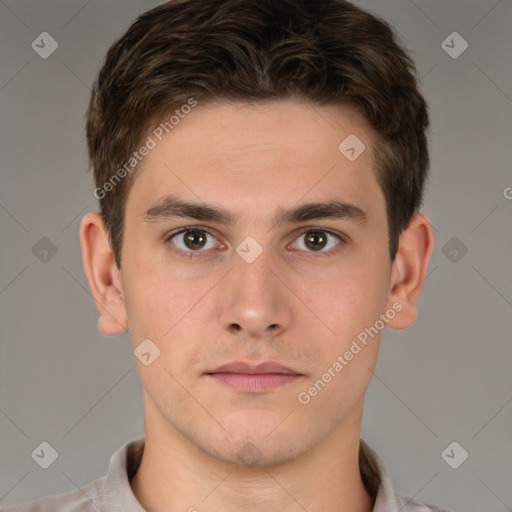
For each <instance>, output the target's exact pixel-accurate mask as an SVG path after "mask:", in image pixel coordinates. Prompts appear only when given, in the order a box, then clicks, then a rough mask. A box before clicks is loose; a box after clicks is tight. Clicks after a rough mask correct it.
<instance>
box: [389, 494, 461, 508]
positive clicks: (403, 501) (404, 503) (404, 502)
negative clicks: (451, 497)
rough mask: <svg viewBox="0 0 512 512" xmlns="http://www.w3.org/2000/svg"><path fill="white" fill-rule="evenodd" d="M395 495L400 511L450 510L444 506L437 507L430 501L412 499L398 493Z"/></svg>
mask: <svg viewBox="0 0 512 512" xmlns="http://www.w3.org/2000/svg"><path fill="white" fill-rule="evenodd" d="M395 497H396V501H397V504H398V506H399V507H400V510H401V511H402V512H451V511H450V510H447V509H445V508H439V507H436V506H435V505H431V504H430V503H424V502H422V501H417V500H413V499H411V498H407V497H405V496H402V495H400V494H396V495H395Z"/></svg>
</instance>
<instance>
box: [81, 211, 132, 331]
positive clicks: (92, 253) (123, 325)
mask: <svg viewBox="0 0 512 512" xmlns="http://www.w3.org/2000/svg"><path fill="white" fill-rule="evenodd" d="M80 243H81V245H82V258H83V265H84V270H85V273H86V275H87V279H88V280H89V285H90V286H91V291H92V295H93V297H94V301H95V303H96V307H97V309H98V311H99V319H98V329H99V330H100V331H101V332H102V333H103V334H105V335H106V336H115V335H117V334H121V333H122V332H124V331H126V329H127V328H128V325H127V320H126V309H125V304H124V298H123V293H122V287H121V276H120V274H119V270H118V269H117V267H116V263H115V259H114V254H113V253H112V249H111V247H110V242H109V237H108V232H107V229H106V227H105V224H104V222H103V219H102V217H101V215H100V214H99V213H96V212H89V213H87V214H86V215H85V216H84V217H83V219H82V223H81V225H80Z"/></svg>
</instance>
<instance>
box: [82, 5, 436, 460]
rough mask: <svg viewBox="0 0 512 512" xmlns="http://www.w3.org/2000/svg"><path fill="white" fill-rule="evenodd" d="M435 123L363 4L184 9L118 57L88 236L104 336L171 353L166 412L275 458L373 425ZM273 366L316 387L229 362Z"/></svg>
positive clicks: (162, 14) (160, 414) (149, 372)
mask: <svg viewBox="0 0 512 512" xmlns="http://www.w3.org/2000/svg"><path fill="white" fill-rule="evenodd" d="M427 128H428V114H427V106H426V102H425V100H424V98H423V97H422V96H421V94H420V92H419V90H418V87H417V83H416V80H415V77H414V65H413V62H412V60H411V59H410V58H409V57H408V55H407V54H406V52H405V51H404V49H403V48H401V46H400V45H399V44H398V42H397V40H396V36H395V35H394V33H393V31H392V30H391V28H390V27H389V26H388V24H386V22H384V21H382V20H380V19H377V18H376V17H374V16H373V15H371V14H369V13H367V12H365V11H363V10H361V9H359V8H357V7H355V6H354V5H352V4H351V3H349V2H347V1H345V0H325V1H322V2H315V1H311V0H300V1H297V0H293V1H292V0H279V1H276V0H268V1H266V0H258V1H247V0H219V1H216V2H201V1H198V0H173V1H170V2H167V3H165V4H163V5H161V6H159V7H157V8H155V9H152V10H151V11H148V12H147V13H145V14H143V15H142V16H140V17H139V19H138V20H137V21H136V22H135V23H134V24H133V25H132V26H131V27H130V28H129V29H128V31H127V32H126V34H125V35H124V36H123V37H121V39H119V41H117V42H116V43H115V44H114V45H113V46H112V47H111V48H110V50H109V51H108V53H107V56H106V60H105V63H104V65H103V67H102V69H101V71H100V73H99V76H98V79H97V81H96V83H95V85H94V88H93V91H92V95H91V101H90V105H89V110H88V117H87V141H88V148H89V155H90V162H91V167H92V168H93V171H94V177H95V182H96V189H95V192H94V194H95V196H96V197H97V198H98V199H99V200H100V207H101V215H98V214H89V215H88V216H86V217H85V218H84V220H83V222H82V229H81V238H82V245H83V250H84V263H85V268H86V273H87V275H88V278H89V281H90V283H91V287H92V290H93V293H94V297H95V300H96V303H97V305H98V309H99V310H100V322H99V326H100V329H101V330H102V332H103V333H105V334H108V335H114V334H118V333H120V332H122V331H123V330H125V329H129V331H130V334H131V336H132V341H133V346H134V348H135V347H137V346H138V345H139V344H140V343H141V342H142V340H144V339H150V340H151V343H152V344H153V345H154V346H155V347H158V350H159V351H160V356H159V357H158V358H156V359H155V360H154V362H152V363H151V365H149V366H145V365H143V364H142V363H141V362H140V361H138V362H137V364H138V366H139V368H140V372H141V378H142V382H143V385H144V389H145V397H146V409H151V411H152V413H151V414H152V417H153V418H154V421H155V423H158V422H159V424H160V425H163V424H166V425H168V426H170V427H171V428H173V429H175V430H176V431H179V432H180V433H181V434H182V435H184V436H186V437H187V438H188V439H189V440H192V441H193V443H194V444H195V445H196V446H199V447H201V448H202V449H203V450H205V451H207V452H209V453H211V454H214V455H215V456H217V457H219V458H221V459H223V460H231V461H232V460H236V453H237V452H238V450H239V449H240V448H241V447H243V446H244V445H245V444H246V443H247V442H249V441H251V442H253V444H256V445H257V446H259V447H260V448H261V452H262V453H263V458H262V461H265V460H266V461H267V462H270V461H274V462H275V461H276V460H282V461H284V460H286V459H287V458H288V457H291V456H297V455H298V454H299V453H300V450H304V449H307V447H308V446H312V445H313V444H315V443H317V442H319V441H320V440H322V439H325V438H326V436H328V435H329V434H330V433H332V432H334V431H335V430H336V429H337V428H339V427H340V426H341V425H342V424H343V422H349V421H352V423H353V424H354V425H355V424H357V422H358V421H359V420H360V415H361V413H362V403H363V398H364V392H365V390H366V387H367V385H368V382H369V380H370V377H371V370H372V368H373V367H374V365H375V361H376V357H377V351H378V344H379V340H380V336H381V332H382V327H384V326H388V327H394V328H404V327H407V326H408V325H410V324H411V323H412V322H413V321H414V319H415V318H416V314H417V300H418V298H419V294H420V292H421V288H422V284H423V281H424V278H425V275H426V270H427V266H428V260H429V258H430V255H431V253H432V235H431V231H430V226H429V224H428V221H427V219H426V218H425V217H424V216H422V215H421V214H419V213H418V211H419V208H420V206H421V201H422V194H423V188H424V183H425V180H426V175H427V170H428V165H429V158H428V149H427V138H426V130H427ZM346 141H349V142H346ZM347 144H348V147H347ZM350 147H354V148H355V155H354V151H352V153H350V151H351V150H350ZM347 150H348V152H347ZM350 155H351V156H353V157H354V156H355V158H349V156H350ZM191 203H194V204H191ZM306 204H307V206H306ZM177 212H179V213H177ZM187 226H188V227H189V232H188V234H185V235H184V234H179V233H178V232H179V231H180V229H182V228H184V227H187ZM190 226H196V228H195V231H190ZM304 228H308V229H309V228H314V229H310V231H312V232H310V233H309V234H304ZM249 254H250V255H251V257H248V255H249ZM381 325H382V327H380V326H381ZM372 329H373V330H372ZM362 333H366V337H365V335H364V334H362ZM348 352H350V353H351V354H352V356H350V355H349V354H348ZM343 354H347V357H346V358H343ZM338 356H342V359H343V362H342V361H340V359H339V358H338ZM268 359H272V360H277V361H280V362H282V363H283V364H286V365H288V366H289V367H292V368H293V369H294V370H295V371H296V372H297V373H298V374H300V377H299V379H298V380H296V381H294V382H293V383H291V384H288V385H285V386H282V387H279V388H277V389H276V390H274V391H268V392H264V393H256V394H251V393H240V392H235V391H233V390H230V389H228V388H226V387H225V386H224V384H219V383H217V382H213V384H212V381H211V379H210V376H209V375H208V373H210V371H211V370H213V369H214V368H215V367H216V366H218V365H219V364H222V363H226V362H228V361H233V360H246V361H249V360H250V361H253V362H259V361H262V360H268ZM336 362H338V365H336V364H335V363H336ZM345 363H346V364H345ZM340 365H341V368H340ZM323 375H325V378H323V377H322V376H323ZM319 380H320V381H322V382H319ZM315 383H316V385H315ZM322 383H323V384H322ZM212 385H213V387H212ZM216 386H218V388H216ZM313 388H315V389H316V390H317V391H316V392H315V391H314V390H313ZM308 390H309V391H308ZM320 391H321V392H320ZM301 392H302V395H301ZM190 396H194V397H197V400H198V402H200V403H204V404H210V411H209V414H208V415H205V412H204V410H203V409H201V407H199V406H198V405H197V402H195V401H194V400H191V399H190ZM300 397H302V398H300ZM313 398H314V399H313ZM326 407H327V408H326ZM292 408H294V409H296V413H295V415H294V416H293V418H294V419H291V420H289V421H288V422H287V424H286V425H285V426H283V427H281V428H280V429H278V430H277V431H276V432H275V433H274V434H273V435H272V436H270V437H268V438H267V437H266V436H267V434H268V432H270V431H272V430H273V428H275V426H276V425H277V424H278V423H279V421H280V419H282V417H284V416H285V415H286V414H287V413H288V412H289V411H290V410H291V409H292ZM194 417H195V418H196V419H197V421H196V422H195V423H194V421H191V420H192V419H193V418H194ZM157 418H158V420H157ZM199 418H200V419H199ZM212 418H214V420H212ZM201 422H203V423H202V424H201ZM191 425H192V426H191ZM291 433H293V435H292V436H290V434H291ZM294 442H296V444H294ZM304 447H306V448H304Z"/></svg>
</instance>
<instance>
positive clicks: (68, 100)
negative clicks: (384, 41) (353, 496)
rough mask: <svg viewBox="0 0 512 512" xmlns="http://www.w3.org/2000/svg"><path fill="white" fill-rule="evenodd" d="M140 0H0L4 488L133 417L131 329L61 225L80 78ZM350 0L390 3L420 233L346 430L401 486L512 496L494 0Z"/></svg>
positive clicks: (0, 488) (505, 130)
mask: <svg viewBox="0 0 512 512" xmlns="http://www.w3.org/2000/svg"><path fill="white" fill-rule="evenodd" d="M158 3H159V2H157V1H145V0H128V1H126V0H125V1H123V2H120V1H103V2H100V1H89V2H87V1H82V0H80V1H78V0H77V1H66V2H65V1H63V0H52V1H46V2H36V1H21V0H18V1H16V0H5V1H1V2H0V16H1V26H0V39H1V61H0V69H1V70H2V73H1V76H0V108H1V115H2V123H1V127H0V130H1V144H2V152H1V155H2V158H1V160H0V166H1V179H2V183H1V188H0V223H1V225H0V228H1V240H2V243H1V249H2V251H1V268H0V307H1V318H0V320H1V335H2V337H1V342H2V343H1V361H0V364H1V367H0V390H1V391H0V393H1V394H0V429H1V441H0V453H1V456H0V504H1V505H4V506H5V505H8V504H11V503H16V502H19V501H23V500H27V499H32V498H36V497H38V496H42V495H48V494H53V493H57V492H61V491H65V490H69V489H74V488H75V487H77V486H80V485H83V484H85V483H88V482H90V481H91V480H93V479H95V478H97V477H98V476H101V475H103V474H104V473H105V472H106V469H107V465H108V461H109V458H110V456H111V454H112V453H113V452H114V451H115V450H116V449H117V448H118V447H119V446H120V445H121V444H122V443H124V442H125V441H127V440H129V439H131V438H133V437H136V436H139V435H142V434H143V428H144V422H143V410H142V392H141V385H140V382H139V378H138V374H137V370H136V367H135V363H134V360H133V354H132V352H131V348H130V340H129V339H128V336H127V334H123V335H121V336H118V337H116V338H107V337H104V336H102V335H101V334H100V333H99V332H98V330H97V327H96V320H97V314H96V309H95V306H94V303H93V300H92V298H91V295H90V292H89V286H88V283H87V281H86V277H85V274H84V271H83V269H82V260H81V250H80V244H79V238H78V229H79V223H80V218H81V217H82V215H83V214H84V213H85V212H86V211H90V210H95V209H97V203H96V200H95V199H94V198H93V196H92V194H91V191H92V189H93V187H94V185H93V181H92V176H91V174H90V173H88V172H87V171H86V170H87V158H86V149H85V136H84V113H85V109H86V105H87V101H88V98H89V94H90V86H91V84H92V81H93V79H94V77H95V75H96V73H97V72H98V70H99V67H100V64H101V61H102V59H103V56H104V54H105V52H106V50H107V48H108V47H109V46H110V44H111V43H113V42H114V40H115V39H117V38H118V37H119V36H120V35H121V34H122V33H123V32H124V31H125V30H126V29H127V28H128V26H129V24H130V23H131V21H132V20H133V19H134V18H135V17H136V16H137V15H138V14H140V13H141V12H143V11H145V10H147V9H149V8H151V7H153V6H155V5H157V4H158ZM357 4H358V5H360V6H362V7H365V8H368V9H369V10H371V11H373V12H374V13H376V14H378V15H379V16H382V17H383V18H384V19H386V20H388V21H389V22H390V23H391V25H392V26H394V27H395V29H396V30H397V32H398V33H399V35H400V38H401V41H402V43H403V44H404V45H405V46H406V47H407V48H408V49H410V51H411V54H412V56H413V58H414V59H415V61H416V63H417V67H418V73H419V76H420V77H421V86H422V90H423V92H424V94H425V96H426V98H427V100H428V102H429V104H430V108H431V117H432V131H431V139H430V140H431V157H432V174H431V179H430V183H429V186H428V189H427V197H426V201H425V207H424V211H425V213H427V215H429V216H430V218H431V220H432V223H433V225H434V227H435V233H434V234H435V241H436V249H435V254H434V257H433V260H432V262H431V266H430V274H429V277H428V278H427V281H426V287H425V291H424V294H423V296H422V299H421V301H420V305H421V312H420V317H419V319H418V321H417V323H416V324H415V325H414V326H413V327H412V328H410V329H408V330H406V331H391V330H388V331H386V332H385V334H384V338H383V344H382V348H381V355H380V361H379V363H378V366H377V369H376V372H375V377H374V379H373V381H372V384H371V385H370V389H369V392H368V395H367V408H366V413H365V417H364V425H363V437H364V438H365V439H366V440H367V441H368V442H369V443H370V444H371V445H373V446H374V447H375V448H376V449H377V451H378V452H379V453H380V454H381V456H382V457H383V458H384V460H385V461H386V462H387V464H388V466H389V467H390V470H391V474H392V477H393V479H394V482H395V484H396V486H397V488H398V489H399V490H400V491H401V492H404V493H406V494H408V495H409V496H415V497H416V498H417V499H421V500H425V501H430V502H433V503H436V504H439V505H444V506H445V507H448V508H452V509H453V510H454V511H468V512H476V511H484V510H485V511H486V512H488V511H496V512H501V511H506V510H512V485H511V483H512V442H511V435H510V434H511V432H512V403H511V402H512V376H511V371H510V365H511V362H512V343H511V338H512V322H511V318H512V315H511V313H512V272H511V270H510V261H511V258H510V254H511V251H512V229H511V224H512V223H511V220H512V200H511V199H507V197H506V195H508V196H509V197H512V189H508V188H507V187H512V172H511V171H512V163H511V162H512V140H511V139H512V137H511V135H512V1H511V0H499V1H497V0H485V1H483V0H478V1H476V0H468V1H453V0H452V1H446V0H415V1H413V0H392V1H391V0H385V1H382V0H378V1H377V0H373V1H370V0H365V1H358V2H357ZM44 31H46V32H49V33H50V34H51V35H52V36H53V38H55V39H56V40H57V42H58V44H59V46H58V49H57V50H56V51H55V52H54V53H53V54H52V55H51V56H50V57H49V58H48V59H42V58H41V57H40V56H39V55H38V54H37V53H36V52H35V51H34V50H33V49H32V48H31V42H32V41H33V40H34V39H36V37H37V36H38V35H39V34H40V33H41V32H44ZM454 31H456V32H458V33H459V34H460V35H461V36H462V37H463V38H464V39H465V40H466V41H467V42H468V43H469V47H468V49H467V50H466V51H465V52H464V53H463V54H462V55H461V56H459V57H458V58H456V59H454V58H452V57H450V56H449V55H448V54H447V53H446V52H445V50H444V49H443V48H442V46H441V43H442V42H443V41H444V40H445V39H446V38H447V36H448V35H449V34H451V33H452V32H454ZM454 44H455V43H454ZM457 44H458V43H457ZM457 44H456V45H455V49H457V48H458V46H457ZM507 191H508V193H507ZM42 237H47V238H49V239H50V240H51V241H52V242H53V244H54V245H55V246H56V248H57V252H56V254H55V255H53V256H52V257H50V256H51V253H49V255H48V260H47V261H46V262H42V261H40V259H38V258H37V257H36V255H34V254H33V252H32V248H33V246H34V245H35V244H36V243H37V242H38V241H39V240H40V239H41V238H42ZM453 237H457V239H458V241H457V240H455V241H453V240H452V241H451V242H450V240H451V239H452V238H453ZM40 243H42V242H40ZM446 244H448V245H446ZM454 244H455V245H454ZM462 244H463V245H462ZM443 247H445V249H444V252H443ZM463 247H467V253H466V254H465V255H463V256H462V257H461V255H462V252H461V248H463ZM453 250H456V251H457V252H456V253H454V252H453ZM42 441H48V442H49V443H50V444H51V445H52V446H54V447H55V449H56V450H57V451H58V453H59V457H58V459H57V460H56V461H55V463H54V464H53V465H52V466H50V467H49V468H48V469H46V470H44V469H41V468H40V467H39V466H38V465H37V464H36V463H35V462H34V460H32V458H31V453H32V451H33V450H34V449H35V448H36V447H37V446H38V445H39V444H40V443H41V442H42ZM452 441H457V442H458V443H459V444H460V445H461V446H462V447H463V448H464V449H465V450H467V452H468V453H469V458H468V459H467V460H466V461H465V462H464V463H463V464H462V465H460V467H458V468H457V469H452V468H451V467H449V466H448V465H447V464H446V463H445V461H444V460H443V459H442V457H441V452H442V451H443V450H444V449H445V448H446V447H447V446H448V445H449V444H450V443H451V442H452ZM454 453H455V457H458V456H459V455H458V453H459V452H457V451H456V452H454Z"/></svg>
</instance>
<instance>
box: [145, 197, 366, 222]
mask: <svg viewBox="0 0 512 512" xmlns="http://www.w3.org/2000/svg"><path fill="white" fill-rule="evenodd" d="M175 218H191V219H196V220H198V221H209V222H218V223H220V224H225V225H233V224H234V223H235V222H236V221H237V220H238V215H235V214H233V213H231V212H230V211H228V210H226V209H225V208H223V207H220V206H216V205H211V204H206V203H196V202H189V201H183V200H181V199H179V198H178V197H177V196H175V195H168V196H165V197H164V198H163V199H162V200H161V201H160V202H159V203H158V204H156V205H155V206H152V207H151V208H149V209H148V210H146V211H145V212H144V214H143V220H144V221H146V222H154V221H159V220H170V219H175ZM367 218H368V217H367V215H366V213H365V212H364V211H363V210H361V208H359V207H358V206H355V205H353V204H350V203H346V202H343V201H339V200H335V199H332V200H329V201H326V202H315V203H304V204H301V205H298V206H295V207H293V208H291V209H288V210H285V209H283V208H279V209H278V210H277V213H276V215H275V217H274V219H273V223H272V225H274V226H279V225H281V224H284V223H294V222H305V221H310V220H316V219H339V220H348V221H353V222H356V223H364V222H366V220H367Z"/></svg>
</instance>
